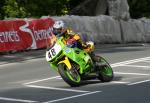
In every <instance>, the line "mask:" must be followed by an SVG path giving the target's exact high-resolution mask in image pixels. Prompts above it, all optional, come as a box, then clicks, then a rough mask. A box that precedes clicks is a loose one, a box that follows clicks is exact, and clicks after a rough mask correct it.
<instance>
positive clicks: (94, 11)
mask: <svg viewBox="0 0 150 103" xmlns="http://www.w3.org/2000/svg"><path fill="white" fill-rule="evenodd" d="M70 14H71V15H66V16H61V17H53V18H54V19H55V20H64V21H65V23H66V25H67V27H70V28H72V29H73V30H74V31H75V32H76V33H79V34H80V35H81V37H82V38H83V39H84V40H85V41H88V40H92V41H94V42H95V43H139V42H140V43H143V42H147V43H149V42H150V20H149V19H145V18H142V19H131V18H130V14H129V6H128V3H127V0H85V2H83V3H82V4H80V5H79V6H77V7H76V8H75V9H74V10H72V12H71V13H70Z"/></svg>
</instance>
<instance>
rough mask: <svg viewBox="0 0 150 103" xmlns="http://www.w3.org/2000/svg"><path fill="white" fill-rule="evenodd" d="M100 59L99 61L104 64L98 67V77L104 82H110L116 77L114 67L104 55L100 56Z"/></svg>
mask: <svg viewBox="0 0 150 103" xmlns="http://www.w3.org/2000/svg"><path fill="white" fill-rule="evenodd" d="M99 59H100V62H99V63H100V64H104V65H102V66H99V67H98V77H97V78H98V79H99V80H101V81H102V82H109V81H111V80H112V79H113V77H114V73H113V69H112V67H111V66H110V65H109V63H108V62H107V61H106V60H105V59H104V58H103V57H99Z"/></svg>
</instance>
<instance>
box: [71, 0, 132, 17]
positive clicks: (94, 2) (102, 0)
mask: <svg viewBox="0 0 150 103" xmlns="http://www.w3.org/2000/svg"><path fill="white" fill-rule="evenodd" d="M70 14H71V15H79V16H98V15H110V16H113V17H114V18H117V19H123V20H128V19H129V18H130V14H129V6H128V2H127V0H85V1H84V2H83V3H81V4H80V5H78V6H77V7H76V8H74V9H73V10H72V11H71V12H70Z"/></svg>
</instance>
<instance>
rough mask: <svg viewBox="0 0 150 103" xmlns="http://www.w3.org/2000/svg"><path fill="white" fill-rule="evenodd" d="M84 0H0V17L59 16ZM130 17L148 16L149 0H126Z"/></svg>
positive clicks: (149, 14)
mask: <svg viewBox="0 0 150 103" xmlns="http://www.w3.org/2000/svg"><path fill="white" fill-rule="evenodd" d="M83 1H85V0H0V19H4V18H9V17H13V18H25V17H37V18H39V17H41V16H44V15H46V16H47V15H50V16H55V15H57V16H60V15H65V14H67V13H68V12H69V11H70V10H72V9H73V8H74V7H76V6H77V5H79V4H80V3H81V2H83ZM128 3H129V6H130V14H131V17H132V18H140V17H150V12H149V11H150V6H149V5H150V0H128Z"/></svg>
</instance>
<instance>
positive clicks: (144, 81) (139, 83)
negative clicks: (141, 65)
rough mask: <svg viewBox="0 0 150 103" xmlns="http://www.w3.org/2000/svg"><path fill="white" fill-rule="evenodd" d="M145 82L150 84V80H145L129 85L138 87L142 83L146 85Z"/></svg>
mask: <svg viewBox="0 0 150 103" xmlns="http://www.w3.org/2000/svg"><path fill="white" fill-rule="evenodd" d="M145 82H150V79H148V80H143V81H138V82H134V83H130V84H128V85H136V84H141V83H145Z"/></svg>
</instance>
